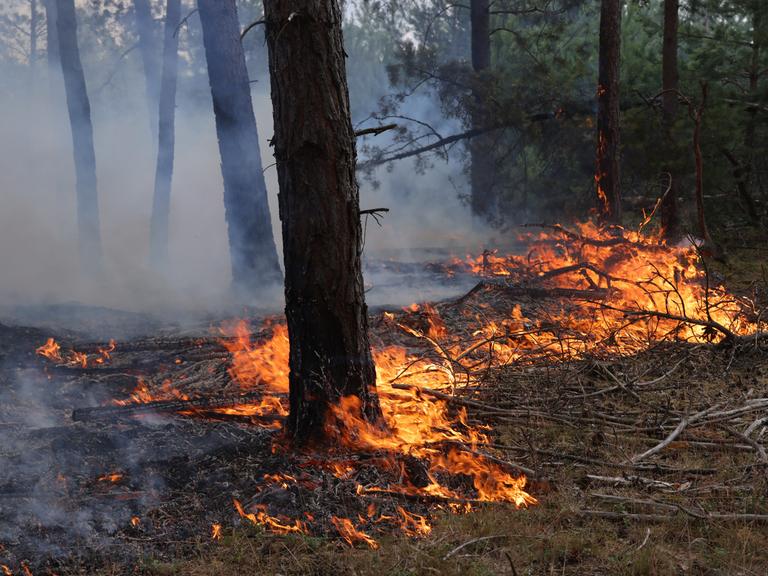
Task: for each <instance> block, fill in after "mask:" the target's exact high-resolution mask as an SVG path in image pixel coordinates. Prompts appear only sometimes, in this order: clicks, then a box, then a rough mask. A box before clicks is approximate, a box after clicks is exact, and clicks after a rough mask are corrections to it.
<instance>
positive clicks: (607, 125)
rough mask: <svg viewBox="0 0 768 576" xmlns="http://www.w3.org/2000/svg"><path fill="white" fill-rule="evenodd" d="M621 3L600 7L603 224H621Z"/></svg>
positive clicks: (598, 179)
mask: <svg viewBox="0 0 768 576" xmlns="http://www.w3.org/2000/svg"><path fill="white" fill-rule="evenodd" d="M620 46H621V0H602V2H601V5H600V48H599V49H600V55H599V63H598V67H599V70H598V85H597V166H596V170H595V184H596V188H597V199H598V207H597V211H598V216H599V217H600V219H601V220H602V221H604V222H613V223H620V222H621V189H620V172H619V156H620V153H621V152H620V143H619V58H620Z"/></svg>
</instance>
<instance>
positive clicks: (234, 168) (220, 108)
mask: <svg viewBox="0 0 768 576" xmlns="http://www.w3.org/2000/svg"><path fill="white" fill-rule="evenodd" d="M198 7H199V9H200V22H201V24H202V28H203V43H204V45H205V57H206V61H207V63H208V78H209V82H210V86H211V96H212V98H213V111H214V114H215V116H216V132H217V134H218V138H219V152H220V155H221V172H222V175H223V177H224V206H225V209H226V217H227V226H228V232H229V247H230V257H231V260H232V279H233V284H234V287H235V288H236V290H238V291H239V292H240V293H241V294H243V295H248V296H249V297H255V296H256V295H257V293H258V292H257V291H258V290H259V289H260V288H262V287H264V286H265V285H268V284H271V283H275V282H278V281H279V280H280V278H281V273H280V266H279V263H278V258H277V249H276V248H275V240H274V237H273V235H272V222H271V220H270V215H269V204H268V202H267V187H266V183H265V182H264V173H263V170H262V165H261V153H260V150H259V136H258V132H257V128H256V118H255V116H254V114H253V104H252V102H251V91H250V84H249V80H248V71H247V69H246V66H245V54H244V53H243V46H242V43H241V41H240V25H239V22H238V18H237V6H236V4H235V0H198Z"/></svg>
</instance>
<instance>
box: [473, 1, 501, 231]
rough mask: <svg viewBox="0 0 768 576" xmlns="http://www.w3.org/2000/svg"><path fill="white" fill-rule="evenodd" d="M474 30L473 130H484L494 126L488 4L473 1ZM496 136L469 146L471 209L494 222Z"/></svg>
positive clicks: (486, 137)
mask: <svg viewBox="0 0 768 576" xmlns="http://www.w3.org/2000/svg"><path fill="white" fill-rule="evenodd" d="M470 13H471V15H470V18H471V28H472V69H473V70H474V72H475V78H474V84H473V86H474V87H473V91H474V94H473V100H474V103H473V105H474V109H473V110H472V113H471V118H472V129H473V130H482V129H483V128H485V127H487V126H489V125H490V124H492V122H493V119H492V118H491V117H490V114H489V110H488V102H487V98H486V91H487V86H486V85H485V84H486V82H487V78H485V75H486V74H487V72H488V71H489V70H490V68H491V26H490V18H491V16H490V9H489V1H488V0H472V2H471V6H470ZM493 148H494V145H493V136H492V135H490V134H485V135H484V136H479V137H477V138H474V139H473V140H471V141H470V142H469V153H470V188H471V196H470V198H471V207H472V212H473V214H475V215H476V216H480V217H482V218H485V219H486V220H488V219H491V218H493V217H494V215H495V214H496V213H497V211H498V190H496V189H495V171H496V170H495V168H496V166H495V162H494V158H493Z"/></svg>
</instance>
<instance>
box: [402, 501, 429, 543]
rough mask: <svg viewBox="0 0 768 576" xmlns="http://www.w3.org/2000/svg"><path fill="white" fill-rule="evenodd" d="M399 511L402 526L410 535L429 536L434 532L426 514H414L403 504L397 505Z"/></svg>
mask: <svg viewBox="0 0 768 576" xmlns="http://www.w3.org/2000/svg"><path fill="white" fill-rule="evenodd" d="M397 513H398V514H399V515H400V518H401V524H400V526H401V527H402V529H403V532H405V533H406V534H407V535H408V536H429V535H430V534H431V533H432V526H430V525H429V522H427V519H426V518H425V517H424V516H419V515H418V514H412V513H411V512H408V511H407V510H405V509H404V508H403V507H402V506H398V507H397Z"/></svg>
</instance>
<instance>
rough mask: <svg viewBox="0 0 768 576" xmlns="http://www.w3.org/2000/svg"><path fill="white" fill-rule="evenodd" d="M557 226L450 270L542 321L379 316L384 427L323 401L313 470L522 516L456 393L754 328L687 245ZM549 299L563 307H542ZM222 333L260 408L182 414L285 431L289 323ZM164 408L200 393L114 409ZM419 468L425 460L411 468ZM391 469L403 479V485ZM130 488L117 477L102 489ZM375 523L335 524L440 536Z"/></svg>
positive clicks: (53, 348)
mask: <svg viewBox="0 0 768 576" xmlns="http://www.w3.org/2000/svg"><path fill="white" fill-rule="evenodd" d="M548 228H549V229H548V230H546V231H544V232H540V233H532V232H528V233H526V234H524V235H523V236H522V237H521V238H522V239H523V240H524V241H525V242H526V243H527V245H528V247H529V249H528V252H527V254H526V255H522V256H521V255H506V256H499V255H498V254H496V253H494V252H485V253H483V254H482V255H481V256H478V257H468V258H467V259H465V260H459V259H454V260H453V261H451V262H449V263H447V264H446V265H445V266H444V268H443V271H444V273H446V274H456V273H464V274H472V275H475V276H477V277H478V278H479V279H480V284H478V286H477V287H476V288H475V289H474V290H478V289H479V288H480V287H481V286H482V285H483V284H484V283H489V282H490V283H491V284H492V285H495V283H501V284H500V286H501V287H502V288H503V289H504V290H512V291H513V293H515V294H518V293H519V294H521V295H525V293H526V291H531V292H532V293H533V294H536V295H538V296H540V297H539V298H538V300H542V298H543V300H542V301H545V304H544V305H543V306H544V311H545V313H546V315H545V316H542V315H541V307H538V308H535V309H534V308H530V310H528V309H526V307H525V305H524V304H521V303H520V302H516V303H515V304H514V305H513V306H512V307H511V308H510V309H509V313H508V314H507V316H506V317H498V314H497V312H498V311H494V310H486V311H485V312H482V313H481V312H478V311H477V310H474V311H471V312H470V311H464V312H462V314H461V316H460V317H459V325H460V326H461V329H460V330H459V331H457V330H456V325H455V322H453V323H451V327H449V323H448V322H447V320H446V318H444V317H443V316H442V313H443V312H441V310H442V309H441V306H440V305H430V304H426V303H425V304H413V305H411V306H408V307H406V308H404V309H402V311H400V312H383V313H382V315H381V322H380V324H379V328H378V329H377V330H376V332H377V334H379V336H380V337H381V338H382V340H388V341H390V342H392V343H390V344H380V345H377V346H374V349H373V355H374V360H375V364H376V370H377V379H376V387H377V393H378V395H379V398H380V402H381V406H382V411H383V414H384V418H385V423H386V426H384V427H381V426H377V425H372V424H371V423H370V422H368V421H367V420H365V419H363V418H362V417H361V416H360V414H361V409H360V399H359V398H358V397H357V396H347V397H342V398H340V399H339V401H338V403H335V404H332V405H330V406H329V409H328V414H327V421H326V433H327V435H328V436H329V437H330V438H333V439H334V444H335V446H336V448H334V449H332V450H330V451H329V452H327V453H325V454H324V455H320V454H315V455H312V460H310V461H309V462H308V465H310V466H312V465H314V466H316V467H318V468H319V469H322V470H325V471H328V472H330V473H331V474H332V475H333V476H335V477H336V478H338V479H339V480H346V481H349V480H350V478H352V474H353V473H354V471H355V469H356V464H355V463H354V461H353V460H351V459H349V455H351V454H358V455H359V454H369V455H370V456H371V457H372V462H376V463H377V464H376V466H378V467H379V468H380V469H381V470H382V471H383V472H382V474H383V476H384V477H386V476H387V475H389V477H390V480H388V481H387V482H385V483H384V484H367V485H364V484H361V483H358V484H357V488H356V494H357V495H358V496H360V497H370V496H377V495H390V496H393V495H401V496H403V497H406V496H407V497H417V498H418V497H429V498H435V499H437V501H439V502H444V503H445V504H446V505H445V506H444V507H443V508H444V509H446V510H451V511H454V512H459V513H463V512H467V511H469V510H471V509H472V508H473V506H475V505H476V504H478V503H482V502H506V503H510V504H513V505H514V506H516V507H524V506H527V505H531V504H536V503H537V500H536V498H534V497H533V496H532V495H530V494H529V493H528V492H526V486H527V483H528V480H527V478H526V476H525V474H524V473H523V470H518V469H515V470H510V469H509V468H508V467H507V466H505V465H504V464H503V463H502V462H500V461H497V460H495V459H494V457H493V456H492V455H489V454H486V453H484V452H482V451H481V450H480V449H479V448H480V447H481V446H485V445H488V444H489V443H490V438H489V436H488V431H487V430H486V429H484V427H483V426H481V425H478V424H470V423H469V421H468V418H467V414H466V409H465V408H464V407H459V408H458V409H457V408H456V407H455V406H452V405H451V400H452V399H453V398H454V397H455V394H456V393H457V391H460V390H461V389H462V388H467V389H468V388H471V387H473V386H477V385H478V383H479V375H480V374H481V373H482V370H484V369H488V368H489V367H494V366H503V365H508V364H511V363H518V364H529V363H536V362H553V361H563V360H573V359H577V358H580V357H582V356H584V355H586V354H597V353H609V354H613V355H624V354H632V353H637V352H639V351H640V350H642V349H645V348H647V347H649V346H650V345H652V344H653V343H654V342H659V341H663V340H676V341H686V342H722V341H724V340H727V339H729V338H736V337H740V336H742V335H746V334H749V333H752V332H754V331H755V330H756V329H757V328H758V326H757V325H756V323H755V322H754V321H753V320H752V319H751V317H750V311H751V308H750V304H751V303H750V302H749V301H748V300H746V299H744V298H736V297H733V296H731V295H729V294H728V293H727V291H726V290H725V289H724V288H723V287H721V286H711V285H709V278H708V277H707V271H706V269H705V268H702V267H700V266H699V257H698V254H697V252H696V248H695V246H693V245H688V246H667V245H666V244H664V242H662V241H661V240H660V239H659V238H656V237H653V236H647V235H643V234H641V233H639V232H631V231H626V230H623V229H620V228H607V229H602V228H598V227H597V226H595V225H594V224H591V223H584V224H580V225H578V226H577V228H576V231H570V230H568V229H566V228H564V227H561V226H559V225H555V226H549V227H548ZM515 291H517V292H515ZM552 294H554V295H555V296H556V297H557V298H559V300H558V299H557V298H556V299H555V300H547V298H551V295H552ZM564 302H568V303H569V305H568V306H565V304H564ZM221 332H222V336H221V338H220V340H219V343H220V345H221V346H222V347H223V348H224V349H226V350H227V352H228V353H229V362H228V372H229V378H230V379H231V382H232V383H233V384H234V385H236V387H237V389H238V390H239V393H240V394H241V395H249V398H252V397H253V395H254V393H258V397H257V398H256V399H249V400H248V401H242V402H239V403H235V404H234V405H227V406H222V407H211V408H210V409H207V410H205V411H204V412H202V413H200V412H198V411H197V410H196V409H194V408H189V409H179V410H177V411H178V413H180V414H182V415H187V416H195V417H214V418H215V417H216V416H217V415H220V416H221V417H228V416H230V417H238V418H250V422H251V423H252V424H255V425H258V426H261V427H266V428H272V429H279V428H281V427H282V423H283V421H284V419H285V416H287V414H288V394H287V393H288V388H289V387H288V374H289V371H288V356H289V340H288V331H287V328H286V326H285V324H283V323H281V322H280V321H278V320H275V319H272V320H269V321H267V323H266V324H265V325H264V327H263V329H262V330H260V332H259V333H260V334H261V336H260V337H258V338H254V337H253V335H252V333H251V330H250V329H249V327H248V324H247V323H246V322H245V321H242V320H241V321H237V322H232V323H228V324H225V325H224V326H222V328H221ZM425 347H426V349H427V352H428V353H425ZM114 348H115V345H114V342H111V343H110V347H109V350H108V351H102V350H100V351H99V358H100V359H108V358H109V357H110V356H109V354H110V353H111V351H112V350H113V349H114ZM38 353H39V354H41V355H44V356H46V357H47V358H49V359H51V360H53V361H55V362H58V363H67V364H70V365H71V364H72V363H73V360H72V359H75V358H79V356H76V355H77V354H78V353H76V352H74V351H72V352H70V353H67V354H64V355H62V353H61V348H60V346H59V345H58V344H57V343H56V342H55V341H54V340H52V339H50V340H49V341H48V342H46V344H45V345H44V346H42V347H41V348H40V349H38ZM84 356H85V355H84ZM86 359H87V356H86ZM86 363H87V360H86ZM163 400H180V401H189V400H190V396H189V395H188V394H187V393H185V392H183V391H182V390H180V389H179V388H178V387H177V386H176V385H174V383H173V381H172V380H169V379H166V380H164V381H163V382H162V383H161V384H160V385H159V386H157V385H155V386H150V385H149V384H148V383H147V382H146V381H145V380H143V379H141V378H140V379H139V382H138V385H137V386H136V388H135V390H134V391H133V392H132V393H131V394H130V397H129V398H128V399H124V400H113V404H114V405H116V406H130V405H136V404H149V403H152V402H158V401H163ZM283 449H284V445H283V443H282V441H281V440H278V441H276V443H275V444H274V445H273V448H272V450H273V452H275V451H277V452H280V451H282V450H283ZM339 457H340V459H339ZM413 462H419V463H420V464H418V465H417V466H416V467H415V468H414V465H413ZM391 471H396V474H395V476H394V477H393V476H392V474H391ZM395 477H396V478H395ZM457 477H463V478H467V479H469V484H470V486H471V487H470V488H467V487H464V488H456V487H455V482H454V483H452V482H451V480H450V479H451V478H457ZM121 478H122V475H121V474H118V473H113V474H110V475H105V476H103V477H100V478H99V481H102V480H108V481H110V482H118V481H120V479H121ZM262 483H263V485H264V486H265V487H268V486H272V487H274V488H277V489H280V490H289V489H290V488H291V487H292V486H299V485H303V486H305V487H307V488H309V489H315V488H316V487H317V483H316V482H314V481H313V480H311V479H309V477H308V478H307V479H305V478H303V477H302V478H299V477H297V476H296V475H292V474H288V473H267V474H264V475H263V478H262ZM233 504H234V508H235V510H236V512H237V514H238V515H239V516H240V517H241V518H243V519H246V520H248V521H249V522H251V523H253V524H257V525H260V526H263V527H265V528H266V529H267V530H270V531H273V532H277V533H290V532H301V533H308V532H311V531H312V529H313V523H314V520H315V519H314V516H312V515H311V514H306V517H305V518H302V519H298V518H291V517H289V516H286V515H277V516H274V515H271V514H270V513H269V509H268V506H267V505H266V504H264V503H261V502H254V503H253V504H250V505H248V506H244V505H243V504H241V502H240V500H238V499H237V498H235V499H233ZM368 512H369V513H368V517H365V516H363V515H361V516H360V517H359V519H358V520H359V523H357V525H356V523H355V522H353V521H352V520H351V519H349V518H345V517H342V516H338V515H331V516H330V517H329V518H328V519H327V520H328V521H329V522H330V524H331V525H333V527H334V528H335V529H336V531H337V532H338V534H339V535H340V536H341V538H342V539H343V540H344V541H345V542H347V543H349V544H350V545H352V544H355V543H364V544H366V545H368V546H370V547H372V548H376V547H377V546H378V543H377V542H376V540H375V539H374V538H373V537H372V536H371V535H370V534H369V533H368V532H367V531H366V530H368V528H366V527H369V528H370V527H376V526H379V525H381V524H388V525H395V526H398V527H399V529H400V530H401V531H402V532H403V533H405V534H408V535H410V536H424V535H427V534H429V532H430V530H431V526H430V523H429V520H428V518H427V517H425V516H422V515H419V514H416V513H414V512H411V511H408V510H406V509H405V508H403V507H402V506H398V507H397V508H396V510H395V511H394V512H393V513H390V514H386V513H381V514H378V515H377V514H376V509H375V507H369V509H368ZM216 526H219V527H218V528H216ZM220 536H221V527H220V525H218V524H214V528H212V538H214V539H218V538H220Z"/></svg>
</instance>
